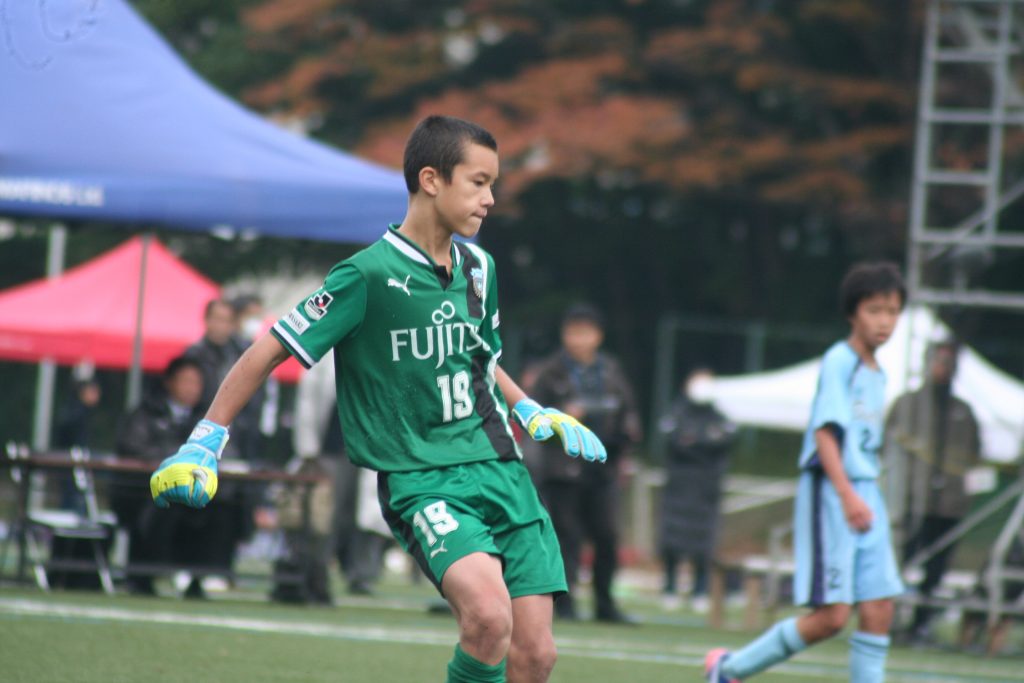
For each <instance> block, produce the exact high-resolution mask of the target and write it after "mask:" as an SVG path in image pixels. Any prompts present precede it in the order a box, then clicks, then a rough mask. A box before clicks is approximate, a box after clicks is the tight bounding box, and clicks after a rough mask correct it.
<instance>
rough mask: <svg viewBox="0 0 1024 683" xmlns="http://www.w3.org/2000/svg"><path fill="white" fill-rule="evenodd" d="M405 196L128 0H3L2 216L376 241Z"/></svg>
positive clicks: (383, 171)
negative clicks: (229, 86)
mask: <svg viewBox="0 0 1024 683" xmlns="http://www.w3.org/2000/svg"><path fill="white" fill-rule="evenodd" d="M405 207H406V192H405V185H404V182H403V179H402V175H401V173H400V172H398V171H395V170H392V169H388V168H384V167H382V166H378V165H376V164H373V163H370V162H367V161H364V160H361V159H358V158H355V157H353V156H351V155H348V154H345V153H343V152H340V151H338V150H335V149H331V148H330V147H327V146H325V145H322V144H319V143H317V142H315V141H312V140H309V139H305V138H301V137H299V136H297V135H294V134H292V133H289V132H287V131H285V130H283V129H281V128H279V127H276V126H274V125H273V124H271V123H268V122H266V121H264V120H263V119H261V118H259V117H258V116H256V115H254V114H252V113H251V112H249V111H247V110H246V109H244V108H243V107H241V106H239V105H238V104H236V103H235V102H233V101H231V100H230V99H228V98H227V97H225V96H224V95H222V94H220V93H219V92H217V91H216V90H214V89H213V88H212V87H210V86H209V85H208V84H207V83H205V82H204V81H203V80H202V79H200V78H199V77H198V76H197V75H196V74H195V73H193V72H192V70H191V69H190V68H189V67H188V66H187V65H186V64H185V63H184V62H183V61H182V60H181V59H180V58H179V57H178V56H177V55H176V54H175V53H174V51H173V50H172V49H171V48H170V47H169V46H168V45H167V43H166V42H165V41H164V40H163V39H162V38H161V37H160V36H159V35H158V34H157V33H156V32H155V31H154V30H153V29H152V28H151V27H150V26H149V25H148V24H146V22H145V21H143V20H142V19H141V18H140V17H139V16H138V14H136V12H135V11H134V10H133V9H132V8H131V7H130V6H129V5H128V3H127V2H125V0H45V1H44V0H18V1H17V2H13V1H9V0H0V216H5V215H6V216H39V217H47V218H55V219H62V220H97V221H110V222H115V223H123V224H126V225H127V226H131V227H134V228H139V227H140V226H146V227H149V226H154V225H159V226H164V227H167V228H171V229H179V230H191V231H208V230H211V229H213V228H223V227H229V228H232V229H234V230H236V231H239V232H249V233H255V234H261V235H267V236H276V237H291V238H307V239H314V240H324V241H337V242H350V243H367V242H371V241H374V240H376V239H377V238H378V237H380V235H381V234H383V232H384V229H385V227H386V225H387V223H389V222H393V221H399V220H401V219H402V217H403V215H404V213H405ZM54 244H61V245H62V244H63V233H60V237H59V239H57V240H51V248H53V245H54ZM144 254H145V252H144ZM50 261H51V264H52V263H54V262H61V263H62V261H63V257H62V256H59V257H56V258H54V257H53V256H52V254H51V259H50ZM145 263H146V260H145V256H143V260H142V269H143V270H144V269H145ZM53 270H54V269H53V268H50V271H51V274H53ZM142 282H144V277H143V274H140V291H139V297H138V301H139V302H140V304H139V307H138V325H137V329H138V330H141V327H142V315H143V311H142V306H141V301H142V300H143V297H142V291H141V289H142V284H141V283H142ZM136 349H137V355H138V356H141V341H140V340H139V339H137V341H136ZM138 361H139V358H136V359H135V362H133V371H132V373H131V374H132V378H131V380H130V382H129V386H130V387H131V389H130V392H129V397H128V403H129V405H134V403H135V402H136V401H137V400H138V388H139V386H140V381H141V371H140V370H139V367H140V363H139V362H138ZM53 372H54V371H53V367H52V364H45V363H44V365H43V366H41V371H40V382H39V384H40V391H39V392H38V393H37V404H36V425H35V429H34V431H35V437H34V438H33V441H34V443H35V445H36V446H37V447H43V446H41V445H40V444H43V443H45V442H46V440H47V439H48V432H49V427H48V425H49V410H50V405H51V404H52V390H53Z"/></svg>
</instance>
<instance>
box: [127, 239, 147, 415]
mask: <svg viewBox="0 0 1024 683" xmlns="http://www.w3.org/2000/svg"><path fill="white" fill-rule="evenodd" d="M152 241H153V233H152V232H147V233H145V234H143V235H142V257H141V258H140V259H139V288H138V292H139V298H138V301H137V302H136V304H135V341H134V343H133V344H132V366H131V368H130V369H129V371H128V396H127V398H126V400H125V410H126V411H129V412H130V411H132V410H134V409H135V408H136V406H138V405H139V403H140V402H141V401H142V314H143V311H144V309H145V302H146V261H147V260H148V258H149V244H150V242H152Z"/></svg>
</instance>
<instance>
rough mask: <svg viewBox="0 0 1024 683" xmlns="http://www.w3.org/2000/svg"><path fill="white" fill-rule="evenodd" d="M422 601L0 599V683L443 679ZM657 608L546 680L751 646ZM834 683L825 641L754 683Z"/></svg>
mask: <svg viewBox="0 0 1024 683" xmlns="http://www.w3.org/2000/svg"><path fill="white" fill-rule="evenodd" d="M339 594H340V593H339ZM434 598H435V596H434V595H433V593H432V592H431V589H429V587H426V586H408V585H406V584H405V583H404V582H400V581H399V580H397V579H392V580H389V581H388V582H386V584H385V585H384V586H383V587H382V588H381V589H380V594H379V595H378V596H376V597H373V598H358V599H356V598H347V597H346V598H342V599H339V600H338V601H337V602H338V604H337V605H336V606H335V607H333V608H323V607H315V608H314V607H291V606H282V605H277V604H271V603H268V602H267V601H266V600H264V599H262V590H256V589H251V590H247V591H246V590H240V591H235V592H232V593H229V594H226V595H217V596H215V597H214V598H212V599H211V600H208V601H198V602H197V601H182V600H180V599H178V598H175V597H170V596H169V597H161V598H135V597H130V596H121V595H119V596H115V597H106V596H104V595H102V594H92V593H82V592H53V593H44V592H42V591H39V590H36V589H34V588H27V587H25V588H3V589H0V681H4V682H5V683H23V682H24V683H63V682H67V683H101V682H102V683H110V682H114V681H126V682H129V681H130V682H135V681H145V682H146V683H161V682H164V681H166V682H172V681H175V682H176V681H192V682H202V681H216V682H217V683H234V682H236V681H237V682H238V683H253V682H254V681H302V682H303V683H318V682H321V681H322V682H324V683H326V682H328V681H330V682H332V683H335V682H338V681H345V682H352V683H359V682H363V681H366V682H371V683H390V682H392V681H411V682H423V683H427V682H431V681H434V682H436V681H443V680H444V668H445V664H446V662H447V661H448V659H449V657H450V654H451V650H452V647H453V646H454V643H455V639H456V630H455V624H454V621H453V620H452V618H451V617H450V616H448V615H443V614H442V615H432V614H429V613H428V611H427V609H426V607H427V605H428V604H429V603H430V602H432V601H433V600H434ZM655 598H656V596H654V595H643V594H636V595H629V596H625V597H624V602H625V605H626V607H628V609H629V610H630V611H631V612H632V613H633V614H635V615H637V616H638V617H639V618H640V619H642V623H641V624H639V625H636V626H607V625H598V624H594V623H589V622H580V623H561V622H559V623H556V626H555V635H556V639H557V641H558V646H559V653H560V656H559V661H558V665H557V667H556V669H555V673H554V675H553V676H552V678H551V680H552V681H553V682H562V683H570V682H574V681H580V682H586V683H593V682H597V681H600V682H605V681H624V682H628V683H661V682H665V683H667V682H669V681H694V682H699V681H701V680H703V679H702V677H701V672H700V662H701V661H702V658H703V653H704V652H705V651H706V650H707V649H708V648H709V647H711V646H715V645H726V646H730V645H738V644H740V643H742V642H745V641H746V640H747V639H749V638H750V636H751V635H753V634H750V633H746V632H742V631H733V630H730V631H714V630H710V629H707V628H705V627H704V625H703V618H702V617H700V616H698V615H695V614H692V613H688V612H685V611H684V612H673V613H671V614H666V613H663V612H661V611H660V609H659V608H658V605H657V602H656V599H655ZM889 671H890V673H889V678H888V680H890V681H918V682H920V681H968V682H979V683H980V682H985V683H992V682H995V681H1020V680H1024V661H1022V660H1021V659H1019V658H1013V657H1003V658H996V659H986V658H982V657H979V656H973V655H964V654H955V653H951V652H943V651H939V650H927V651H922V650H907V649H900V648H896V649H894V650H893V653H892V656H891V659H890V666H889ZM846 679H847V676H846V647H845V641H844V640H837V641H835V642H830V643H826V644H823V645H821V646H819V647H816V648H814V649H812V650H810V651H808V652H805V653H803V654H802V655H801V656H799V657H797V658H796V659H794V660H793V661H792V662H789V663H787V664H786V665H784V666H782V667H780V668H778V669H777V670H775V671H773V672H772V673H770V674H766V675H764V676H762V677H759V678H758V679H757V680H758V681H765V683H781V682H783V681H843V680H846Z"/></svg>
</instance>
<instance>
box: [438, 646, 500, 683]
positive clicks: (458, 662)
mask: <svg viewBox="0 0 1024 683" xmlns="http://www.w3.org/2000/svg"><path fill="white" fill-rule="evenodd" d="M448 683H505V660H504V659H503V660H501V661H500V662H498V663H497V664H494V665H493V666H492V665H490V664H484V663H483V662H481V661H479V660H477V659H474V658H473V657H471V656H469V655H468V654H466V653H465V652H464V651H463V649H462V648H461V647H459V646H458V645H456V646H455V656H454V657H452V661H450V662H448Z"/></svg>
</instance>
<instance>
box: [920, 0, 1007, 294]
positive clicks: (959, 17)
mask: <svg viewBox="0 0 1024 683" xmlns="http://www.w3.org/2000/svg"><path fill="white" fill-rule="evenodd" d="M924 38H925V42H924V55H923V61H922V65H921V81H920V93H919V105H918V117H917V132H916V142H915V153H914V178H913V189H912V195H911V213H910V244H909V249H908V254H909V255H908V273H907V276H908V278H907V279H908V283H907V284H908V287H909V290H910V299H911V301H915V302H920V303H930V304H938V305H951V304H952V305H960V306H984V307H994V308H1002V309H1011V310H1017V311H1022V312H1024V276H1022V278H1021V282H1022V286H1021V291H1016V292H1014V291H991V290H987V289H983V288H979V287H972V285H971V282H970V279H971V274H972V271H976V270H977V269H978V268H979V267H983V266H984V265H985V264H987V263H989V262H991V261H992V260H993V259H994V258H995V257H996V255H997V252H999V251H1005V250H1011V249H1012V250H1017V249H1024V230H1021V229H1019V228H1018V229H1011V228H1009V227H1007V226H1004V225H1001V224H1000V215H1001V213H1002V212H1003V210H1004V209H1006V208H1007V207H1008V206H1009V205H1010V204H1012V203H1013V202H1015V201H1016V200H1017V199H1019V198H1021V197H1022V196H1024V176H1022V177H1020V178H1013V177H1011V174H1009V173H1007V170H1008V168H1007V162H1008V161H1009V160H1008V159H1007V153H1006V152H1007V150H1006V149H1005V146H1006V141H1007V135H1006V129H1007V127H1010V126H1022V125H1024V91H1022V88H1021V85H1020V82H1019V80H1018V78H1017V76H1018V73H1015V72H1024V61H1022V58H1024V0H930V1H929V3H928V7H927V17H926V26H925V37H924ZM964 212H969V213H967V215H963V213H964ZM958 214H959V215H958Z"/></svg>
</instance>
